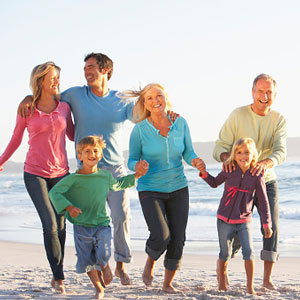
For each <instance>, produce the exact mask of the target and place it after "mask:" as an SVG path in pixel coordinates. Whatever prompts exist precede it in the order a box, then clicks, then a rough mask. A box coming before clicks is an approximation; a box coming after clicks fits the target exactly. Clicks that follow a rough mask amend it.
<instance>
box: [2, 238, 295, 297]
mask: <svg viewBox="0 0 300 300" xmlns="http://www.w3.org/2000/svg"><path fill="white" fill-rule="evenodd" d="M133 254H134V261H133V262H132V263H131V264H127V270H128V273H129V275H130V276H131V279H132V280H133V284H132V285H130V286H123V285H121V283H120V281H119V279H118V278H114V280H113V282H112V283H111V284H110V285H109V286H108V287H107V288H106V289H105V296H104V299H142V300H144V299H153V300H154V299H155V300H156V299H162V300H171V299H181V300H183V299H224V300H225V299H261V300H270V299H278V300H279V299H280V300H282V299H300V258H291V257H281V258H280V260H279V261H278V262H277V263H276V266H275V269H274V275H273V280H274V283H275V284H276V286H277V290H275V291H269V290H265V289H263V288H261V282H262V271H263V268H262V267H263V263H262V262H261V261H260V259H259V258H256V261H255V267H256V269H255V281H254V283H255V288H256V291H257V292H261V293H262V295H261V296H258V295H254V296H253V295H249V294H247V293H246V289H245V284H246V278H245V272H244V263H243V261H242V258H241V257H240V256H239V257H237V258H235V259H233V260H232V261H230V263H229V276H230V288H229V290H228V291H227V292H219V291H218V290H217V280H216V275H215V266H216V259H217V257H215V256H206V255H190V254H184V258H183V262H182V267H181V270H179V271H178V272H177V275H176V277H175V280H174V286H175V287H177V288H180V289H181V290H182V292H181V293H179V294H175V295H170V294H166V293H164V292H162V290H161V286H162V282H163V272H164V269H163V265H162V264H163V258H161V259H160V260H159V261H158V262H157V265H156V268H155V273H154V276H155V277H154V281H153V284H152V286H151V287H145V285H144V284H143V282H142V280H141V274H142V271H143V266H144V262H145V259H146V254H145V253H143V252H139V251H137V252H134V253H133ZM75 263H76V256H75V251H74V248H73V247H67V248H66V254H65V277H66V279H65V286H66V294H65V295H59V294H55V293H54V291H53V289H52V288H51V287H50V281H51V272H50V268H49V266H48V262H47V259H46V256H45V252H44V248H43V246H42V245H36V244H23V243H14V242H5V241H0V299H32V298H34V299H45V300H46V299H91V297H92V296H93V295H94V288H93V286H92V284H91V283H90V281H89V279H88V276H87V275H86V274H76V273H75ZM110 266H111V268H112V270H113V268H114V262H113V260H111V262H110Z"/></svg>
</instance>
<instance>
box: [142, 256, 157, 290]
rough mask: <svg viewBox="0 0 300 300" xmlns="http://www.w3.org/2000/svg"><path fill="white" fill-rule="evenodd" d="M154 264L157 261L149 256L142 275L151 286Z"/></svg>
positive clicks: (146, 283) (144, 280) (147, 284)
mask: <svg viewBox="0 0 300 300" xmlns="http://www.w3.org/2000/svg"><path fill="white" fill-rule="evenodd" d="M154 264H155V261H154V260H153V259H151V258H149V257H148V259H147V261H146V264H145V267H144V271H143V275H142V278H143V282H144V283H145V285H146V286H150V285H151V284H152V281H153V273H154Z"/></svg>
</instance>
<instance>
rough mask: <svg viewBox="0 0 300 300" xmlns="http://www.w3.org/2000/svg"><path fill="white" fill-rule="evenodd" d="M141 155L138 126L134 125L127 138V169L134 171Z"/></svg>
mask: <svg viewBox="0 0 300 300" xmlns="http://www.w3.org/2000/svg"><path fill="white" fill-rule="evenodd" d="M141 157H142V143H141V138H140V132H139V128H138V126H137V125H136V126H134V127H133V129H132V131H131V134H130V139H129V157H128V169H129V170H131V171H136V169H135V165H136V164H137V163H138V162H139V161H140V160H141Z"/></svg>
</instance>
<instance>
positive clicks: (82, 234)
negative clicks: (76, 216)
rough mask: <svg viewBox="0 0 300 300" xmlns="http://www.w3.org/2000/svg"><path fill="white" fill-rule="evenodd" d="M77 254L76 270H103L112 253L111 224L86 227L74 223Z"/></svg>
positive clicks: (78, 271)
mask: <svg viewBox="0 0 300 300" xmlns="http://www.w3.org/2000/svg"><path fill="white" fill-rule="evenodd" d="M73 228H74V242H75V248H76V255H77V263H76V272H77V273H85V272H90V271H92V270H99V271H101V267H105V266H106V265H107V263H108V261H109V259H110V255H111V228H110V226H97V227H85V226H80V225H75V224H74V225H73Z"/></svg>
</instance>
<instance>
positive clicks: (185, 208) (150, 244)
mask: <svg viewBox="0 0 300 300" xmlns="http://www.w3.org/2000/svg"><path fill="white" fill-rule="evenodd" d="M139 198H140V203H141V206H142V210H143V214H144V217H145V220H146V223H147V225H148V230H149V231H150V236H149V238H148V240H147V242H146V253H147V254H148V255H149V256H150V257H151V258H152V259H154V260H157V259H158V258H159V257H160V256H161V255H162V254H163V253H164V252H165V251H166V250H167V252H166V255H165V260H164V266H165V268H166V269H168V270H170V271H175V270H177V269H178V268H179V267H180V263H181V258H182V253H183V247H184V242H185V229H186V225H187V220H188V213H189V190H188V187H185V188H183V189H180V190H177V191H174V192H172V193H159V192H150V191H149V192H148V191H145V192H139Z"/></svg>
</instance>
